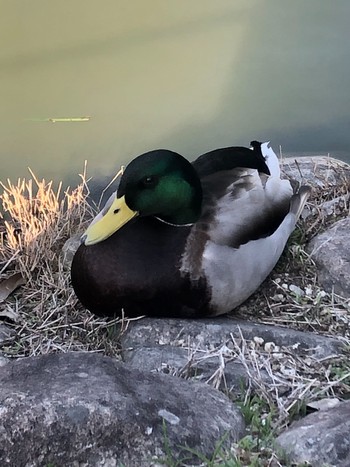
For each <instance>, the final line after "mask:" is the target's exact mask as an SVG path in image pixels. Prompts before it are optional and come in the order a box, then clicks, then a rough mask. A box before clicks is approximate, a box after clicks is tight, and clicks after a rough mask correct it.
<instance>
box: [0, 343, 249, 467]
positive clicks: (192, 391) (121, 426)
mask: <svg viewBox="0 0 350 467" xmlns="http://www.w3.org/2000/svg"><path fill="white" fill-rule="evenodd" d="M0 387H1V398H0V465H1V466H16V467H22V466H23V467H24V466H34V465H42V466H47V465H49V464H50V465H57V466H58V465H72V466H74V465H89V466H102V465H103V466H118V465H125V466H140V467H146V466H150V465H153V463H155V462H156V460H155V458H157V459H159V458H160V459H161V458H164V457H165V456H166V455H167V450H166V448H165V447H166V446H168V448H167V449H169V452H171V453H172V456H173V458H174V459H175V460H176V461H179V462H180V461H181V460H183V459H187V461H186V462H188V463H189V464H191V465H196V463H200V461H199V460H198V458H196V457H195V456H194V457H193V458H192V454H191V453H189V451H187V450H186V446H188V447H190V448H191V449H194V450H195V451H197V452H199V453H201V454H203V455H206V456H209V457H210V456H211V455H212V453H213V451H214V449H215V445H216V443H217V442H218V441H220V440H224V445H226V446H229V445H230V444H232V443H233V442H235V441H237V440H238V439H239V438H240V437H241V436H243V435H244V422H243V419H242V416H241V414H240V411H239V410H238V408H237V407H236V406H235V405H234V404H233V403H232V402H231V401H230V400H229V399H228V398H227V397H226V396H224V395H223V394H221V393H220V392H219V391H216V390H215V389H212V388H211V387H209V386H207V385H204V384H201V383H193V382H191V381H185V380H183V379H180V378H175V377H172V376H168V375H161V374H152V373H150V372H147V371H139V370H136V369H132V368H129V367H128V366H127V365H125V364H123V363H121V362H119V361H116V360H114V359H112V358H109V357H105V356H102V355H99V354H94V353H82V352H81V353H80V352H77V353H66V354H51V355H45V356H41V357H30V358H25V359H22V360H18V361H16V362H14V363H10V364H8V365H6V366H4V367H1V368H0ZM203 408H205V410H203ZM152 459H153V460H152Z"/></svg>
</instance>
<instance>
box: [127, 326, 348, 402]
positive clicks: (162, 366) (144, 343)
mask: <svg viewBox="0 0 350 467" xmlns="http://www.w3.org/2000/svg"><path fill="white" fill-rule="evenodd" d="M242 336H243V337H244V338H245V339H246V340H248V341H254V338H258V339H262V340H263V342H265V343H266V342H273V343H274V344H276V345H277V346H279V347H284V348H286V347H292V348H293V350H292V351H293V352H295V353H296V354H298V355H305V356H309V357H311V358H314V359H320V358H325V357H329V356H331V355H337V354H339V353H340V352H341V346H342V344H341V343H340V342H338V341H337V340H336V339H332V338H327V337H323V336H318V335H315V334H311V333H304V332H300V331H294V330H292V329H288V328H284V327H278V326H269V325H263V324H258V323H251V322H246V321H241V320H237V319H233V318H230V317H219V318H216V319H215V320H209V319H204V320H180V319H154V318H143V319H141V320H138V321H135V322H132V323H130V324H129V327H128V330H127V331H126V332H125V333H124V334H123V335H122V337H121V344H122V349H123V359H124V361H125V362H127V363H128V364H129V365H130V366H132V367H133V368H139V369H144V370H148V371H152V372H163V373H170V374H176V375H178V376H184V377H191V378H194V379H196V380H199V381H205V382H207V381H208V380H209V379H211V381H212V382H213V383H215V382H216V381H218V384H215V385H216V387H220V388H228V389H229V390H231V391H235V390H238V391H240V390H241V389H242V384H243V385H246V384H247V383H248V382H249V383H250V384H252V385H253V386H254V382H253V381H251V379H252V378H251V375H250V374H249V373H248V372H247V369H246V367H245V366H244V365H243V364H242V363H241V362H240V361H239V360H238V359H232V358H228V359H225V352H226V349H229V348H231V349H232V338H234V339H236V340H237V341H239V340H240V339H241V337H242ZM215 372H216V373H217V379H216V380H215V374H214V373H215ZM220 373H221V374H220ZM259 378H261V379H262V380H263V381H264V382H265V383H267V384H269V383H272V379H271V376H269V374H268V373H267V372H266V371H265V370H264V369H261V370H260V372H259ZM284 390H285V386H284V385H282V384H281V386H280V387H279V392H280V393H283V392H284Z"/></svg>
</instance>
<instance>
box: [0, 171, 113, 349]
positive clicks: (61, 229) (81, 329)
mask: <svg viewBox="0 0 350 467" xmlns="http://www.w3.org/2000/svg"><path fill="white" fill-rule="evenodd" d="M31 176H32V179H30V180H25V179H19V180H18V181H17V183H16V184H13V183H11V182H10V181H7V184H2V188H3V193H2V195H1V197H0V202H1V204H2V210H3V212H4V213H5V214H4V218H2V219H1V220H2V222H1V246H0V248H1V249H0V265H1V266H0V271H1V272H0V278H1V279H5V278H7V277H9V276H11V275H12V274H13V273H15V272H20V273H21V274H22V276H23V278H24V280H25V285H24V286H22V287H21V288H20V289H19V290H18V291H17V292H15V293H14V294H13V296H11V297H9V298H8V299H7V300H6V301H5V302H4V303H2V304H0V307H2V309H3V310H2V311H4V312H5V313H4V314H5V315H6V310H7V311H8V315H9V316H12V317H14V319H15V322H14V323H12V326H13V328H14V329H15V331H16V333H15V337H14V338H13V340H12V341H8V342H5V345H4V346H3V347H2V352H3V353H4V354H5V355H7V356H13V357H24V356H31V355H40V354H45V353H49V352H55V351H60V352H67V351H70V350H82V351H96V352H103V353H105V354H107V355H118V354H119V345H118V342H117V340H116V339H113V338H112V339H110V337H114V334H115V333H116V332H117V331H116V329H117V327H116V324H117V323H119V322H120V320H114V321H108V322H107V321H106V320H104V319H98V318H95V317H94V316H92V315H91V313H89V312H88V311H86V310H84V309H83V308H82V307H81V306H80V305H79V303H78V302H77V299H76V297H75V295H74V292H73V290H72V288H71V286H70V276H69V271H67V270H66V268H65V266H64V258H63V255H62V252H61V250H62V246H63V244H64V242H65V241H66V240H67V239H68V238H70V237H71V236H72V235H73V234H75V233H76V232H79V231H82V229H83V227H84V225H85V224H86V219H90V218H91V216H92V215H93V212H92V209H91V207H90V206H89V204H88V203H87V196H88V193H89V190H88V185H87V179H86V170H85V169H84V173H83V174H82V175H81V178H82V182H81V184H80V185H79V186H78V187H77V188H75V189H73V190H72V189H70V188H67V189H66V190H65V191H64V193H62V185H61V184H60V185H59V186H58V188H57V189H54V186H53V183H52V182H46V181H45V180H38V179H37V178H36V176H35V175H34V174H33V173H32V172H31Z"/></svg>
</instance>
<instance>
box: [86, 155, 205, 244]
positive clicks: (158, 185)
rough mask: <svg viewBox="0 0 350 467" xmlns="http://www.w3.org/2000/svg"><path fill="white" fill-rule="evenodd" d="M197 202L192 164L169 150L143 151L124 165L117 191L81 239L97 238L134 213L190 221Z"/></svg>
mask: <svg viewBox="0 0 350 467" xmlns="http://www.w3.org/2000/svg"><path fill="white" fill-rule="evenodd" d="M201 204H202V187H201V183H200V180H199V177H198V175H197V173H196V171H195V169H194V168H193V167H192V164H190V163H189V162H188V161H187V160H186V159H185V158H184V157H182V156H180V155H179V154H177V153H175V152H172V151H167V150H164V149H159V150H156V151H151V152H147V153H146V154H142V155H141V156H138V157H137V158H136V159H134V160H133V161H132V162H130V164H129V165H128V166H127V167H126V169H125V172H124V173H123V175H122V178H121V180H120V184H119V187H118V191H117V193H116V194H114V195H112V197H111V198H110V199H109V200H108V202H107V204H106V206H105V207H104V208H103V210H102V211H101V212H100V213H99V214H98V215H97V216H96V218H95V219H94V220H93V222H92V223H91V224H90V226H89V227H88V229H87V231H86V232H85V234H84V236H83V241H84V243H85V245H93V244H95V243H98V242H101V241H102V240H105V239H106V238H108V237H110V236H111V235H112V234H113V233H114V232H116V231H117V230H118V229H120V228H121V227H122V226H123V225H125V224H126V223H127V222H129V221H130V220H131V219H132V218H134V217H136V216H155V217H158V218H159V219H161V220H163V221H165V222H168V223H170V224H174V225H178V226H180V225H185V224H192V223H194V222H196V221H197V220H198V219H199V216H200V214H201Z"/></svg>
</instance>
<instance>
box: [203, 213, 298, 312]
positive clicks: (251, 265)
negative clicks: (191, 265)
mask: <svg viewBox="0 0 350 467" xmlns="http://www.w3.org/2000/svg"><path fill="white" fill-rule="evenodd" d="M295 223H296V218H295V215H294V214H292V213H289V214H288V215H287V216H286V218H285V219H284V221H283V222H282V224H281V225H280V227H279V228H278V229H277V230H276V231H275V232H274V233H273V234H272V235H271V236H270V237H266V238H261V239H259V240H254V241H250V242H248V243H246V244H244V245H241V246H240V247H239V248H238V249H233V248H230V247H228V246H223V245H218V244H216V243H214V242H212V241H208V243H207V245H206V247H205V250H204V254H203V263H202V266H203V270H204V275H205V277H206V278H207V281H208V286H209V289H210V290H211V294H212V297H211V305H212V306H213V308H215V309H216V314H217V315H218V314H222V313H227V312H228V311H231V310H232V309H233V308H235V307H236V306H238V305H240V304H241V303H242V302H244V300H246V299H247V298H248V297H249V296H250V295H251V294H252V293H253V292H255V290H256V289H257V288H258V287H259V286H260V284H261V283H262V282H263V281H264V280H265V279H266V277H267V276H268V274H269V273H270V272H271V271H272V269H273V268H274V266H275V264H276V263H277V261H278V259H279V258H280V256H281V254H282V252H283V249H284V247H285V244H286V242H287V240H288V237H289V235H290V234H291V233H292V232H293V230H294V227H295Z"/></svg>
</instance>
